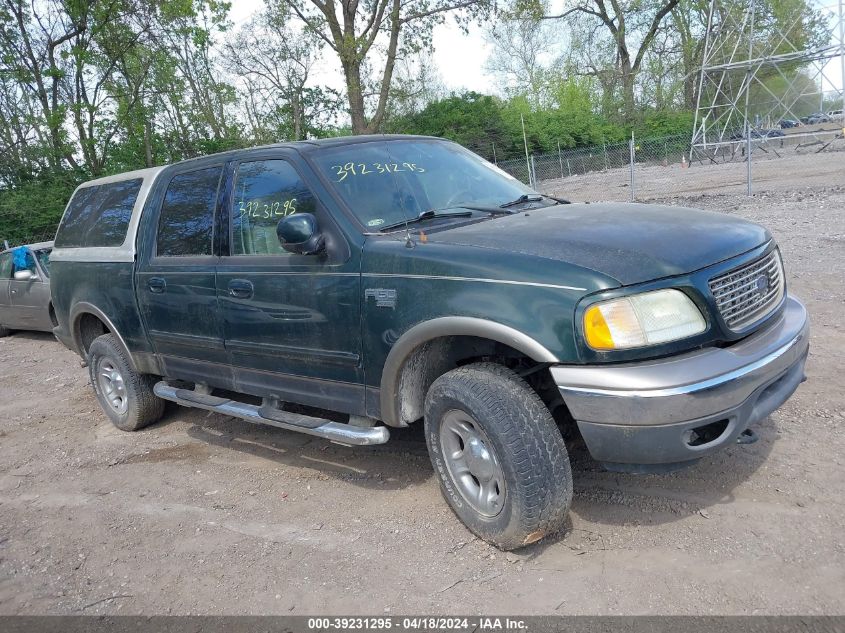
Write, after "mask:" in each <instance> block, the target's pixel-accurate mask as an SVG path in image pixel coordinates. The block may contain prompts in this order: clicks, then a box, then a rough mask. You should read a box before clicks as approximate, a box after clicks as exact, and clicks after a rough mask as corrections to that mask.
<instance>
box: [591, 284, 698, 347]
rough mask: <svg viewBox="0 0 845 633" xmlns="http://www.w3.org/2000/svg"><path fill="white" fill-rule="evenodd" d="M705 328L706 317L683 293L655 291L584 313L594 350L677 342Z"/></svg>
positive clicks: (593, 308) (601, 304)
mask: <svg viewBox="0 0 845 633" xmlns="http://www.w3.org/2000/svg"><path fill="white" fill-rule="evenodd" d="M705 328H706V324H705V322H704V317H702V316H701V312H700V311H699V310H698V308H696V307H695V304H694V303H693V302H692V301H690V298H689V297H687V296H686V295H685V294H684V293H683V292H681V291H680V290H655V291H652V292H644V293H642V294H638V295H632V296H630V297H623V298H621V299H611V300H610V301H602V302H601V303H596V304H595V305H592V306H590V307H589V308H587V311H586V312H585V313H584V335H585V337H586V339H587V345H589V346H590V347H592V348H593V349H598V350H607V349H628V348H631V347H645V346H646V345H656V344H658V343H666V342H668V341H677V340H678V339H682V338H687V337H688V336H693V335H694V334H700V333H701V332H703V331H704V330H705Z"/></svg>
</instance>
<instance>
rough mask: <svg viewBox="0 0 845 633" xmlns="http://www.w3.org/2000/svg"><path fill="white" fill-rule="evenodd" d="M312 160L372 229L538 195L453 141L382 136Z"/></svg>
mask: <svg viewBox="0 0 845 633" xmlns="http://www.w3.org/2000/svg"><path fill="white" fill-rule="evenodd" d="M314 160H315V162H316V164H317V167H318V169H320V170H321V171H322V172H323V173H324V174H325V175H326V176H327V178H328V180H329V181H330V182H331V184H332V186H333V187H334V188H335V189H336V190H337V192H338V193H339V194H340V197H341V198H342V199H343V201H344V202H345V203H346V205H347V206H348V207H349V209H350V210H351V211H352V213H353V214H354V215H355V217H356V218H357V219H358V221H359V222H360V223H361V224H362V225H363V226H364V227H367V228H368V229H372V230H376V231H381V232H385V231H389V230H391V229H393V228H400V227H402V226H404V225H405V224H406V223H419V222H422V221H427V220H437V219H445V218H459V217H468V216H472V215H474V214H479V215H481V216H486V215H489V214H490V213H491V210H495V209H498V208H499V207H500V205H502V204H506V203H509V202H511V201H513V200H516V199H529V198H530V199H533V196H537V195H538V194H536V192H534V191H532V190H531V189H529V188H528V187H526V186H525V185H523V184H522V183H521V182H519V181H518V180H516V179H515V178H513V177H512V176H510V175H508V174H505V173H504V172H502V171H501V170H500V169H498V168H497V167H495V166H494V165H490V164H489V163H487V161H485V160H484V159H482V158H480V157H478V156H476V155H475V154H473V153H472V152H469V151H467V150H465V149H464V148H462V147H460V146H459V145H457V144H455V143H451V142H448V141H439V140H434V139H432V140H425V139H413V140H384V141H373V142H367V143H356V144H354V145H347V146H343V147H338V148H333V149H327V150H324V151H320V152H317V153H315V156H314Z"/></svg>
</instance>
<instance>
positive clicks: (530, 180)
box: [519, 113, 534, 187]
mask: <svg viewBox="0 0 845 633" xmlns="http://www.w3.org/2000/svg"><path fill="white" fill-rule="evenodd" d="M519 120H520V121H522V142H523V143H524V144H525V167H527V168H528V184H529V185H530V186H532V187H533V186H534V177H533V176H532V174H531V160H530V159H529V158H528V137H527V136H525V117H524V116H522V113H520V115H519Z"/></svg>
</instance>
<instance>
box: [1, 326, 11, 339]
mask: <svg viewBox="0 0 845 633" xmlns="http://www.w3.org/2000/svg"><path fill="white" fill-rule="evenodd" d="M11 333H12V330H10V329H9V328H7V327H6V326H4V325H0V338H3V337H4V336H9V334H11Z"/></svg>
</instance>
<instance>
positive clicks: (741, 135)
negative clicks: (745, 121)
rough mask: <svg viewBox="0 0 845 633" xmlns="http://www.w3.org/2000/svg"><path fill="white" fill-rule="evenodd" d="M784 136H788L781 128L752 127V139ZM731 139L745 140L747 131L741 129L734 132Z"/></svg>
mask: <svg viewBox="0 0 845 633" xmlns="http://www.w3.org/2000/svg"><path fill="white" fill-rule="evenodd" d="M782 136H786V134H784V133H783V132H781V131H780V130H775V129H771V130H758V129H754V128H752V129H751V138H752V139H761V138H780V137H782ZM731 140H732V141H744V140H745V131H744V130H740V131H739V132H736V133H734V134H732V135H731Z"/></svg>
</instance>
